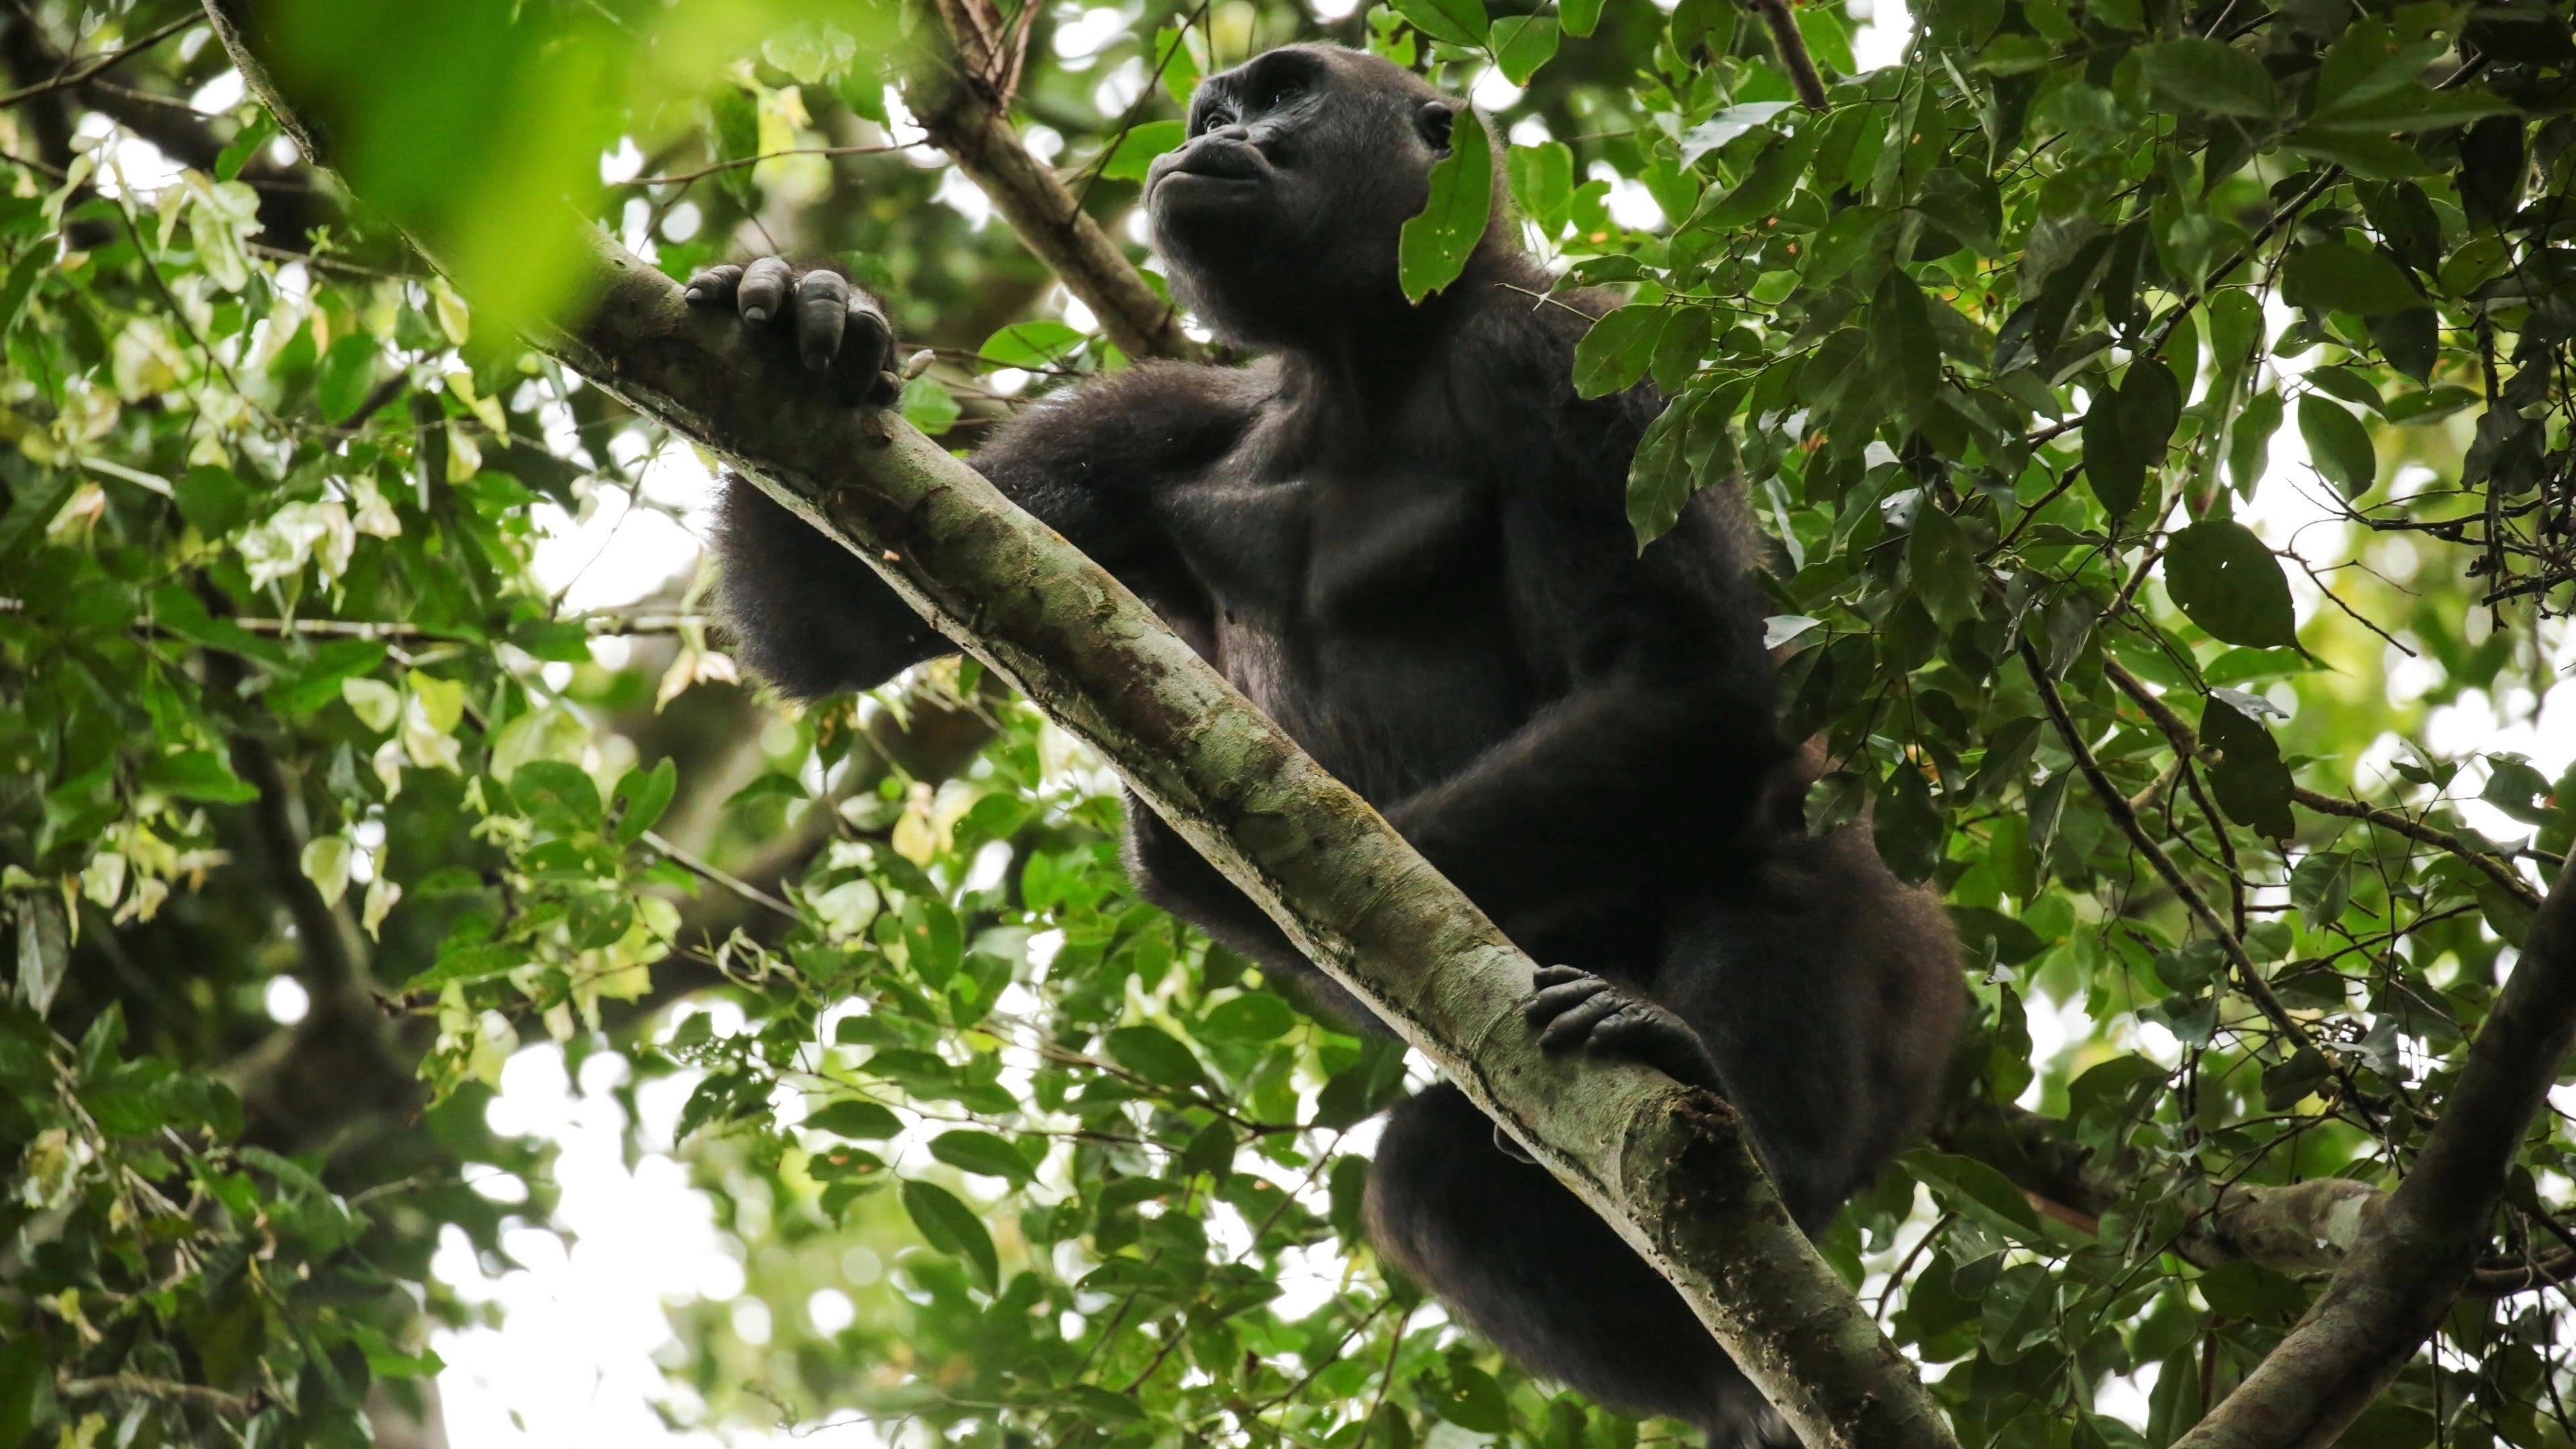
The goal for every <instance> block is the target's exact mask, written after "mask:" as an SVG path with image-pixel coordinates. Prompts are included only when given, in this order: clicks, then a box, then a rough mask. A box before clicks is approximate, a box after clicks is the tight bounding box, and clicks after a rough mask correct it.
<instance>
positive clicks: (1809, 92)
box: [1748, 0, 1833, 111]
mask: <svg viewBox="0 0 2576 1449" xmlns="http://www.w3.org/2000/svg"><path fill="white" fill-rule="evenodd" d="M1748 3H1749V4H1750V5H1751V6H1752V7H1753V13H1754V14H1756V15H1759V16H1761V17H1762V25H1763V28H1765V29H1767V30H1769V31H1770V32H1771V48H1772V49H1774V50H1776V51H1778V52H1779V54H1780V68H1781V69H1782V70H1784V71H1787V72H1788V73H1789V85H1790V87H1791V88H1792V89H1794V90H1796V91H1797V93H1798V99H1799V100H1800V101H1802V102H1804V103H1805V105H1806V107H1807V109H1808V110H1811V111H1822V110H1829V109H1831V108H1832V105H1833V102H1831V101H1830V100H1827V99H1826V97H1825V78H1824V77H1823V76H1821V75H1819V74H1817V73H1816V59H1815V57H1814V56H1812V55H1809V54H1808V53H1807V37H1806V36H1804V35H1802V34H1800V33H1799V31H1798V17H1797V16H1796V15H1795V14H1793V13H1791V11H1790V9H1789V0H1748Z"/></svg>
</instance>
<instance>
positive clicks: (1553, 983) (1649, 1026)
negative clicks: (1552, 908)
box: [1523, 966, 1722, 1092]
mask: <svg viewBox="0 0 2576 1449" xmlns="http://www.w3.org/2000/svg"><path fill="white" fill-rule="evenodd" d="M1538 987H1539V990H1538V994H1537V995H1535V996H1532V997H1531V998H1530V1001H1529V1005H1528V1006H1527V1007H1526V1008H1524V1010H1523V1015H1524V1017H1525V1018H1526V1019H1527V1020H1528V1022H1529V1024H1530V1025H1531V1026H1532V1027H1535V1028H1537V1029H1538V1033H1539V1036H1538V1044H1539V1046H1540V1047H1542V1048H1543V1049H1545V1050H1547V1051H1551V1052H1565V1051H1573V1050H1575V1049H1576V1048H1578V1047H1579V1048H1581V1049H1582V1050H1584V1051H1587V1052H1590V1053H1593V1054H1594V1055H1596V1056H1607V1057H1624V1058H1626V1059H1627V1060H1629V1061H1632V1062H1642V1063H1644V1064H1645V1065H1647V1066H1650V1067H1653V1068H1654V1069H1655V1070H1657V1071H1659V1072H1662V1073H1663V1074H1664V1075H1666V1076H1668V1077H1671V1078H1672V1079H1673V1080H1674V1081H1677V1082H1680V1083H1682V1084H1683V1085H1684V1086H1691V1087H1706V1088H1707V1089H1709V1090H1710V1091H1713V1092H1715V1091H1721V1090H1722V1088H1721V1087H1720V1086H1719V1083H1718V1077H1717V1063H1716V1062H1715V1061H1714V1060H1712V1059H1711V1058H1710V1056H1709V1054H1708V1046H1707V1044H1706V1043H1704V1042H1702V1041H1701V1040H1700V1039H1699V1033H1697V1032H1695V1031H1693V1030H1691V1029H1690V1027H1689V1026H1688V1025H1686V1024H1685V1023H1684V1022H1683V1021H1682V1019H1681V1018H1680V1017H1678V1016H1675V1015H1673V1014H1672V1013H1671V1012H1669V1011H1667V1010H1665V1009H1664V1008H1662V1007H1660V1006H1657V1005H1656V1004H1655V1003H1653V1002H1651V1001H1648V1000H1646V999H1645V998H1644V997H1642V996H1637V995H1634V994H1632V993H1630V992H1627V991H1624V990H1622V989H1620V988H1619V987H1616V986H1613V985H1611V984H1610V983H1609V982H1607V981H1605V980H1603V979H1601V978H1600V977H1598V976H1595V975H1593V974H1592V973H1591V972H1589V971H1581V970H1577V969H1576V968H1574V967H1572V966H1542V967H1540V968H1539V971H1538Z"/></svg>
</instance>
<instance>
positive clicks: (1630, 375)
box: [1574, 302, 1664, 398]
mask: <svg viewBox="0 0 2576 1449" xmlns="http://www.w3.org/2000/svg"><path fill="white" fill-rule="evenodd" d="M1663 334H1664V309H1663V308H1661V307H1656V306H1651V305H1648V304H1645V303H1641V302H1631V303H1629V304H1628V305H1627V306H1625V307H1622V308H1620V309H1619V310H1618V311H1615V312H1612V313H1610V314H1609V315H1608V316H1606V317H1603V318H1602V319H1601V320H1600V321H1598V322H1595V323H1593V324H1592V330H1591V331H1589V332H1586V333H1584V334H1583V340H1582V341H1580V342H1578V343H1576V344H1574V395H1575V396H1577V397H1586V398H1593V397H1602V396H1605V395H1607V394H1610V393H1614V392H1619V391H1621V390H1623V389H1625V388H1629V387H1633V386H1635V385H1636V382H1637V379H1639V378H1641V377H1644V376H1645V375H1646V367H1647V365H1648V364H1649V363H1650V362H1652V361H1653V360H1654V356H1655V344H1656V342H1658V341H1660V340H1661V339H1662V337H1663Z"/></svg>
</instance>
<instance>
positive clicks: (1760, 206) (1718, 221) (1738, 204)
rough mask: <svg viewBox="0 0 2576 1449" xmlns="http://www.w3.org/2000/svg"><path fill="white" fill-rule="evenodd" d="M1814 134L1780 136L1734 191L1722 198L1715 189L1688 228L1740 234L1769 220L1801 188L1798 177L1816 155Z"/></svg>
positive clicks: (1765, 150)
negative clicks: (1794, 191) (1790, 194)
mask: <svg viewBox="0 0 2576 1449" xmlns="http://www.w3.org/2000/svg"><path fill="white" fill-rule="evenodd" d="M1815 149H1816V142H1815V136H1814V134H1813V133H1812V132H1802V133H1800V134H1799V135H1796V136H1777V137H1774V138H1772V141H1771V144H1770V145H1768V146H1765V147H1764V148H1762V154H1761V155H1760V156H1757V157H1755V158H1754V161H1753V168H1752V169H1751V170H1750V171H1747V172H1746V173H1745V174H1744V179H1743V180H1742V181H1740V182H1738V183H1736V186H1735V188H1734V189H1733V190H1731V191H1729V192H1727V193H1726V194H1725V195H1723V196H1720V195H1719V194H1718V193H1717V192H1716V191H1715V190H1714V189H1712V190H1711V191H1710V192H1709V195H1708V198H1707V199H1706V200H1703V201H1702V202H1701V203H1700V206H1699V210H1697V211H1695V212H1693V213H1691V217H1690V220H1689V221H1688V222H1687V223H1685V224H1684V229H1690V228H1711V229H1714V230H1717V231H1722V232H1723V231H1740V230H1742V229H1744V228H1745V227H1748V226H1751V225H1753V224H1754V223H1756V222H1759V221H1762V220H1764V219H1766V218H1768V217H1769V216H1770V215H1771V214H1772V213H1773V212H1774V211H1777V210H1778V209H1779V207H1780V203H1781V202H1782V201H1785V200H1787V199H1788V196H1789V193H1790V192H1791V191H1793V190H1795V189H1796V188H1797V185H1798V178H1799V177H1800V176H1802V175H1804V174H1806V170H1807V158H1808V157H1809V156H1811V155H1813V154H1815Z"/></svg>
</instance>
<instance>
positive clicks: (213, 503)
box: [171, 464, 250, 538]
mask: <svg viewBox="0 0 2576 1449" xmlns="http://www.w3.org/2000/svg"><path fill="white" fill-rule="evenodd" d="M171 499H172V501H174V502H176V503H177V504H178V505H179V516H180V517H182V518H185V519H186V520H188V526H189V527H191V528H194V529H195V530H197V531H198V532H199V533H202V534H204V535H205V536H206V537H208V538H220V537H222V536H223V535H225V534H227V533H230V532H232V531H233V530H234V529H236V528H239V527H241V525H242V521H243V520H244V519H246V518H248V517H249V516H250V489H248V488H246V487H244V486H243V485H242V481H241V479H240V478H239V477H237V476H235V475H234V473H233V471H232V470H231V469H230V468H215V467H209V466H206V465H202V464H201V465H199V466H197V467H194V468H191V469H189V470H188V471H187V473H186V474H185V475H183V476H182V477H181V478H180V479H179V481H178V483H177V485H176V486H174V487H173V488H172V489H171Z"/></svg>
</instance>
